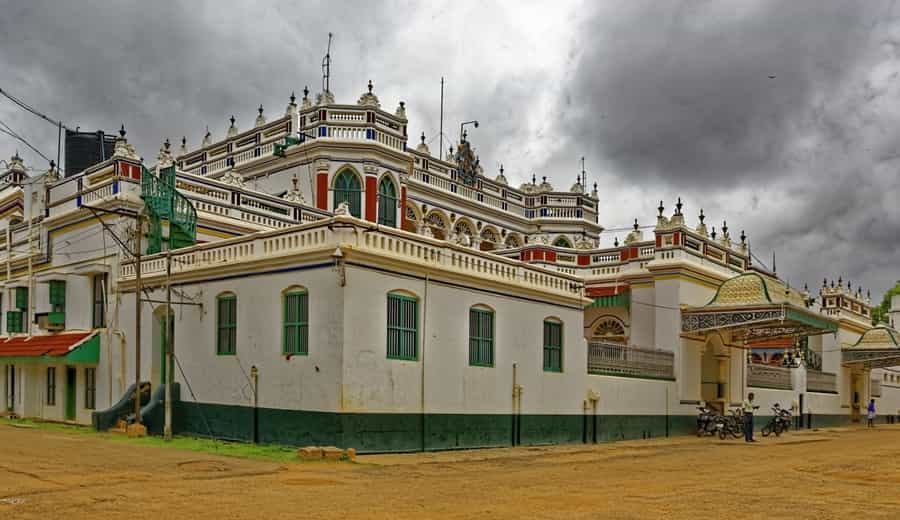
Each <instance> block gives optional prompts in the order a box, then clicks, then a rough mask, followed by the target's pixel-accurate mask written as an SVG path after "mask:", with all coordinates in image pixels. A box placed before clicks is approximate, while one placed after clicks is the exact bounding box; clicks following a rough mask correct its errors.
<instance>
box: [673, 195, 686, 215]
mask: <svg viewBox="0 0 900 520" xmlns="http://www.w3.org/2000/svg"><path fill="white" fill-rule="evenodd" d="M682 206H684V204H682V203H681V197H678V202H677V203H676V204H675V214H676V215H681V208H682Z"/></svg>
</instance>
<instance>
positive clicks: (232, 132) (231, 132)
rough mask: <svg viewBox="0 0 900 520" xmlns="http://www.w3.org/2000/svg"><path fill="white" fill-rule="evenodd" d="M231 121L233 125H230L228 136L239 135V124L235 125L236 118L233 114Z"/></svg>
mask: <svg viewBox="0 0 900 520" xmlns="http://www.w3.org/2000/svg"><path fill="white" fill-rule="evenodd" d="M229 121H231V126H229V127H228V133H227V135H228V137H234V136H236V135H238V129H237V125H235V121H236V119H235V118H234V116H231V119H229Z"/></svg>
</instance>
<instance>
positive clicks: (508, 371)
mask: <svg viewBox="0 0 900 520" xmlns="http://www.w3.org/2000/svg"><path fill="white" fill-rule="evenodd" d="M347 271H348V272H347V287H346V288H345V290H347V291H348V297H347V299H346V315H345V320H346V321H345V326H346V343H345V356H346V359H345V372H344V391H343V395H344V410H367V411H376V412H377V411H385V412H386V411H394V412H410V413H415V412H420V411H421V410H422V386H421V385H422V378H423V369H424V379H425V392H424V397H425V411H426V412H431V413H463V412H466V413H509V412H511V410H512V397H511V395H512V372H513V368H512V367H513V364H514V363H515V364H516V366H517V378H518V379H517V380H518V384H520V385H522V387H523V397H522V411H523V413H527V414H540V413H546V414H551V413H555V414H569V413H571V414H576V413H581V409H582V408H581V407H582V401H583V400H584V399H585V397H586V395H587V386H586V384H585V378H586V371H587V367H586V363H587V354H586V343H585V341H584V338H583V336H582V320H583V316H582V313H581V311H580V310H579V309H571V308H565V307H560V306H555V305H550V304H547V303H541V302H537V301H524V300H521V299H517V298H514V297H512V296H504V295H502V294H491V293H487V292H481V291H473V290H470V289H462V288H459V287H452V286H448V285H445V284H441V283H436V282H429V283H428V294H427V297H426V295H425V281H424V280H420V279H415V278H405V277H400V276H396V275H388V274H384V273H378V272H374V271H370V270H364V269H357V268H348V270H347ZM394 290H403V291H407V292H409V293H412V294H414V295H416V296H417V297H418V298H419V313H420V328H419V332H420V351H419V352H420V357H419V360H418V361H399V360H394V359H388V358H387V345H386V325H385V324H386V313H387V304H386V299H387V294H388V292H390V291H394ZM476 304H482V305H487V306H489V307H491V308H493V309H494V311H495V318H494V319H495V363H494V367H491V368H485V367H473V366H469V362H468V348H469V347H468V320H469V308H470V307H471V306H473V305H476ZM547 317H557V318H559V319H560V320H562V322H563V324H564V328H563V372H562V373H552V372H544V370H543V346H542V337H543V321H544V318H547ZM423 342H424V347H423V345H422V343H423Z"/></svg>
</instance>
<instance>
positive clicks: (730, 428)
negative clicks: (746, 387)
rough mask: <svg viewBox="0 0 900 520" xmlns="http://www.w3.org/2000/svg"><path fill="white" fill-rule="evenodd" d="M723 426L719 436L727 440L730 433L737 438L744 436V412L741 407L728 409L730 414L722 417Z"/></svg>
mask: <svg viewBox="0 0 900 520" xmlns="http://www.w3.org/2000/svg"><path fill="white" fill-rule="evenodd" d="M720 420H721V422H722V428H721V429H720V430H719V438H720V439H722V440H725V438H726V437H727V436H728V434H729V433H730V434H731V436H732V437H734V438H735V439H740V438H741V437H743V436H744V412H743V410H741V409H740V408H733V409H731V410H728V415H725V416H722V417H721V419H720Z"/></svg>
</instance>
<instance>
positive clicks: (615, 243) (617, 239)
mask: <svg viewBox="0 0 900 520" xmlns="http://www.w3.org/2000/svg"><path fill="white" fill-rule="evenodd" d="M613 245H614V246H615V247H619V237H616V238H615V240H614V241H613Z"/></svg>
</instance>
